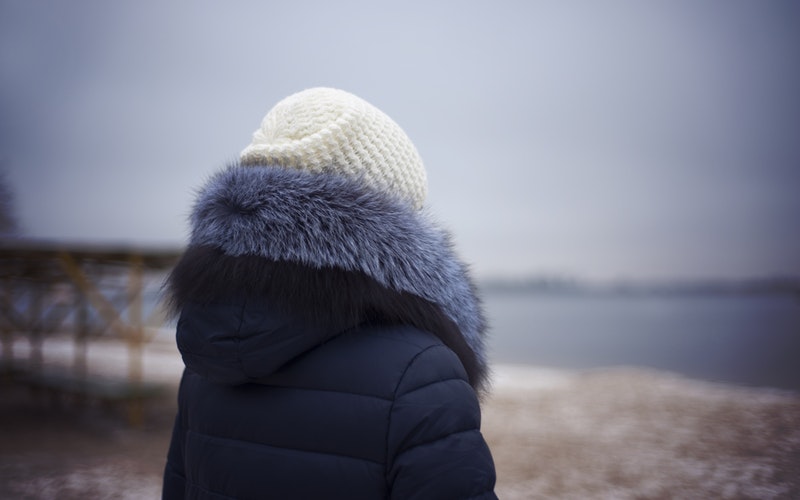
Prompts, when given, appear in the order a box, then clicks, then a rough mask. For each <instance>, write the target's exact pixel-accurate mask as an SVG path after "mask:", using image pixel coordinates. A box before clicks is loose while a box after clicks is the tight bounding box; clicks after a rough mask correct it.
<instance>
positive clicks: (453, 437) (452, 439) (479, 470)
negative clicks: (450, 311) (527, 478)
mask: <svg viewBox="0 0 800 500" xmlns="http://www.w3.org/2000/svg"><path fill="white" fill-rule="evenodd" d="M480 418H481V417H480V406H479V403H478V399H477V396H476V394H475V391H474V390H473V388H472V386H470V385H469V383H468V382H467V378H466V373H465V372H464V369H463V367H462V366H461V363H460V362H459V361H458V358H456V356H455V354H453V352H452V351H451V350H450V349H448V348H447V347H445V346H442V345H437V346H433V347H429V348H427V349H426V350H424V351H422V352H421V353H420V354H418V355H417V356H416V357H415V358H414V360H413V361H412V362H411V363H410V364H409V365H408V367H407V368H406V371H405V373H404V374H403V377H402V380H401V381H400V383H399V385H398V388H397V391H396V394H395V400H394V404H393V407H392V411H391V415H390V422H389V436H388V453H389V457H388V474H389V477H388V481H389V484H390V488H391V494H390V498H393V499H422V498H425V499H430V498H448V499H449V498H452V499H461V498H464V499H466V498H475V499H478V498H481V499H483V498H486V499H492V498H497V497H496V496H495V494H494V484H495V470H494V462H493V460H492V455H491V452H490V451H489V448H488V446H487V445H486V442H485V441H484V439H483V435H482V434H481V431H480Z"/></svg>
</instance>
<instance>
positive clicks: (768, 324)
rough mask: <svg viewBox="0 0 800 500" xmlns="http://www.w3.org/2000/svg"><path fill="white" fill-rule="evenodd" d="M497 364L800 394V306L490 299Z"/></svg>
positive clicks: (753, 301)
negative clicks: (651, 375) (668, 374)
mask: <svg viewBox="0 0 800 500" xmlns="http://www.w3.org/2000/svg"><path fill="white" fill-rule="evenodd" d="M484 305H485V308H486V313H487V315H488V317H489V321H490V323H491V339H490V349H491V356H492V360H493V361H494V362H505V363H523V364H531V365H539V366H549V367H557V368H571V369H575V368H577V369H586V368H598V367H606V366H619V365H628V366H644V367H651V368H657V369H662V370H669V371H673V372H677V373H681V374H684V375H688V376H691V377H697V378H704V379H709V380H717V381H724V382H733V383H737V384H744V385H754V386H771V387H779V388H786V389H794V390H800V300H798V298H797V297H791V296H779V295H775V296H733V295H729V296H726V295H719V296H633V297H626V296H615V295H558V294H542V293H538V294H537V293H524V292H492V293H489V294H486V295H485V296H484Z"/></svg>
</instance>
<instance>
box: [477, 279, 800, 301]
mask: <svg viewBox="0 0 800 500" xmlns="http://www.w3.org/2000/svg"><path fill="white" fill-rule="evenodd" d="M480 285H481V289H482V290H483V291H485V292H525V293H554V294H586V295H592V294H596V295H627V296H637V295H792V296H795V297H797V298H799V299H800V277H795V276H779V277H763V278H749V279H707V280H642V281H635V280H613V281H607V282H593V281H588V280H580V279H577V278H565V277H545V276H530V277H523V278H485V279H483V280H481V281H480Z"/></svg>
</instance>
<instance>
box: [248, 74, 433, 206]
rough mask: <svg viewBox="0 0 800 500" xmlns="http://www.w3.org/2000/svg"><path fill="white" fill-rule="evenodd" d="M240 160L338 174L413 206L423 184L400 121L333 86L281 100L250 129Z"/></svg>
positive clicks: (417, 159) (422, 198) (418, 203)
mask: <svg viewBox="0 0 800 500" xmlns="http://www.w3.org/2000/svg"><path fill="white" fill-rule="evenodd" d="M240 160H241V162H242V164H244V165H254V164H272V165H280V166H283V167H287V168H295V169H299V170H305V171H309V172H325V173H338V174H342V175H345V176H348V177H350V178H354V179H358V180H360V181H362V182H364V183H366V184H367V185H368V186H370V187H372V188H375V189H379V190H381V191H384V192H387V193H389V194H392V195H393V196H396V197H398V198H400V199H403V200H405V201H407V202H410V203H411V204H412V205H413V206H414V207H415V208H417V209H419V208H421V207H422V205H423V204H424V202H425V196H426V195H427V190H428V187H427V176H426V174H425V167H424V165H423V164H422V159H421V158H420V156H419V153H418V152H417V149H416V148H415V147H414V144H412V142H411V140H410V139H409V138H408V136H407V135H406V134H405V132H403V130H402V129H401V128H400V126H399V125H397V123H395V122H394V121H393V120H392V119H391V118H389V117H388V116H387V115H386V114H384V113H383V112H382V111H381V110H379V109H378V108H376V107H374V106H373V105H371V104H369V103H368V102H366V101H364V100H363V99H361V98H359V97H356V96H355V95H353V94H350V93H348V92H345V91H343V90H338V89H331V88H324V87H318V88H312V89H308V90H304V91H302V92H298V93H296V94H292V95H290V96H289V97H287V98H285V99H283V100H282V101H280V102H279V103H278V104H276V105H275V106H274V107H273V108H272V109H271V110H270V111H269V112H268V113H267V115H266V116H265V117H264V119H263V121H262V122H261V127H259V128H258V130H256V131H255V132H254V133H253V141H252V142H251V143H250V145H249V146H247V147H246V148H245V149H244V150H243V151H242V153H241V155H240Z"/></svg>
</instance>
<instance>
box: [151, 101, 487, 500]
mask: <svg viewBox="0 0 800 500" xmlns="http://www.w3.org/2000/svg"><path fill="white" fill-rule="evenodd" d="M426 190H427V185H426V176H425V169H424V167H423V164H422V161H421V160H420V157H419V155H418V153H417V151H416V149H415V148H414V146H413V144H412V143H411V141H410V140H409V139H408V137H407V136H406V134H405V133H404V132H403V131H402V130H401V129H400V127H399V126H398V125H397V124H396V123H395V122H393V121H392V120H391V119H390V118H389V117H388V116H386V115H385V114H384V113H382V112H381V111H380V110H378V109H377V108H375V107H373V106H371V105H370V104H368V103H366V102H365V101H363V100H361V99H360V98H358V97H356V96H354V95H352V94H349V93H346V92H343V91H341V90H335V89H328V88H315V89H310V90H306V91H303V92H300V93H297V94H294V95H292V96H289V97H287V98H286V99H284V100H283V101H281V102H280V103H278V104H277V105H276V106H275V107H274V108H273V109H272V110H270V112H269V113H268V114H267V116H266V117H265V118H264V120H263V122H262V124H261V127H260V128H259V129H258V130H257V131H256V132H255V133H254V134H253V141H252V143H251V144H250V145H249V146H248V147H247V148H246V149H245V150H244V151H243V152H242V154H241V157H240V160H239V162H237V163H236V164H234V165H231V166H229V167H228V168H227V169H225V170H224V171H222V172H220V173H218V174H217V175H216V176H214V177H213V178H211V179H210V180H209V182H208V183H207V184H206V186H205V187H204V188H203V189H202V190H201V191H200V193H199V195H198V198H197V200H196V203H195V205H194V208H193V211H192V215H191V224H192V235H191V241H190V244H189V247H188V248H187V250H186V252H185V254H184V256H183V257H182V259H181V261H180V262H179V263H178V265H177V266H176V268H175V269H174V270H173V272H172V274H171V275H170V278H169V280H168V283H167V291H168V293H169V298H170V300H171V303H172V305H173V307H174V310H175V312H176V313H178V314H180V319H179V321H178V327H177V342H178V347H179V349H180V351H181V354H182V356H183V360H184V363H185V365H186V369H185V371H184V375H183V378H182V380H181V386H180V392H179V409H178V415H177V419H176V422H175V429H174V432H173V438H172V443H171V446H170V450H169V455H168V460H167V466H166V470H165V475H164V493H163V496H164V498H169V499H172V498H184V497H186V498H281V499H285V498H303V499H316V498H347V499H356V498H398V499H400V498H402V499H412V498H426V499H427V498H495V495H494V493H493V488H494V482H495V472H494V465H493V462H492V457H491V453H490V451H489V449H488V447H487V445H486V443H485V441H484V439H483V436H482V435H481V432H480V408H479V402H478V397H477V394H479V393H480V392H481V391H482V390H483V387H484V384H485V380H486V373H487V368H486V354H485V351H484V330H485V324H484V319H483V315H482V313H481V310H480V306H479V302H478V299H477V298H476V296H475V292H474V288H473V286H472V284H471V281H470V279H469V277H468V275H467V271H466V268H465V266H464V265H463V264H462V263H460V262H459V261H458V259H457V258H456V257H455V255H454V253H453V250H452V248H451V244H450V241H449V238H448V235H447V233H445V232H444V231H442V230H441V229H438V228H437V227H436V226H435V225H434V224H432V223H431V222H430V220H429V219H428V218H427V217H426V215H425V214H424V213H423V211H422V207H423V204H424V200H425V195H426Z"/></svg>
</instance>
